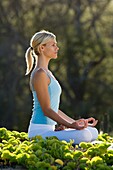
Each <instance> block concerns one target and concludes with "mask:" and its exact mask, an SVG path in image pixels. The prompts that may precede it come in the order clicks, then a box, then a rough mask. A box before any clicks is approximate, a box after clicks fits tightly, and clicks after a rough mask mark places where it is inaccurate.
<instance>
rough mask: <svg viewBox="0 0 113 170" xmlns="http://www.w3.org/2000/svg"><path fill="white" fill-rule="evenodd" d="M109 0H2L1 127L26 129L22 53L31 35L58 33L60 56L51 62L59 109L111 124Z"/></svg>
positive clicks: (28, 97)
mask: <svg viewBox="0 0 113 170" xmlns="http://www.w3.org/2000/svg"><path fill="white" fill-rule="evenodd" d="M112 8H113V1H112V0H100V1H98V0H84V1H82V0H48V1H46V0H38V1H37V0H32V1H27V0H16V1H15V0H10V1H9V0H1V2H0V87H1V88H0V115H1V117H0V126H1V127H3V126H5V127H6V128H8V129H16V130H23V131H27V127H28V123H29V120H30V117H31V114H32V94H31V92H30V89H29V76H26V77H25V70H26V63H25V58H24V54H25V51H26V49H27V48H28V47H29V41H30V39H31V37H32V35H33V34H34V33H35V32H37V31H39V30H41V29H45V30H49V31H51V32H53V33H54V34H56V36H57V41H58V45H59V48H60V51H59V57H58V59H57V60H55V61H51V63H50V69H51V70H52V71H53V73H54V74H55V76H56V77H57V79H58V80H59V82H60V84H61V86H62V90H63V91H62V96H61V103H60V108H61V109H62V110H63V111H64V112H65V113H67V114H68V115H70V116H72V117H73V118H75V119H77V118H80V117H89V116H94V117H96V118H97V119H99V124H98V129H99V130H103V131H104V132H111V131H112V129H113V105H112V103H113V79H112V73H113V57H112V55H113V10H112Z"/></svg>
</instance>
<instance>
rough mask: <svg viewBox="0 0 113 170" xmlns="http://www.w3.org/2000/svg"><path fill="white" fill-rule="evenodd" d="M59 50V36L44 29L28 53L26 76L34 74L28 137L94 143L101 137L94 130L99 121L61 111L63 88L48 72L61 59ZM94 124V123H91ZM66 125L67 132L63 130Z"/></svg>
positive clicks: (34, 36) (35, 35) (32, 43)
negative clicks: (57, 125) (75, 118)
mask: <svg viewBox="0 0 113 170" xmlns="http://www.w3.org/2000/svg"><path fill="white" fill-rule="evenodd" d="M58 50H59V48H58V46H57V41H56V36H55V35H54V34H53V33H51V32H49V31H45V30H42V31H40V32H37V33H35V34H34V35H33V37H32V38H31V41H30V47H29V48H28V49H27V51H26V54H25V58H26V63H27V71H26V75H28V74H29V73H30V72H31V76H30V88H31V91H32V94H33V102H34V103H33V113H32V117H31V120H30V124H29V128H28V136H29V137H30V138H32V137H34V136H36V135H41V136H42V137H43V138H45V137H47V136H56V137H57V138H58V139H59V140H66V141H67V142H69V141H70V139H73V140H74V143H75V144H79V143H80V142H82V141H85V142H91V141H93V140H95V139H96V138H97V136H98V131H97V129H96V128H95V127H94V126H95V125H96V124H97V120H95V119H94V118H92V117H91V118H88V119H79V120H74V119H72V118H71V117H69V116H67V115H66V114H65V113H63V112H62V111H61V110H59V103H60V95H61V91H62V90H61V86H60V84H59V82H58V81H57V80H56V78H55V77H54V75H53V74H52V72H51V71H50V70H49V69H48V65H49V62H50V60H51V59H57V53H58ZM33 67H34V68H33ZM90 121H92V124H89V122H90ZM57 123H58V124H61V127H60V128H59V129H58V131H55V125H56V124H57ZM64 126H65V127H66V129H63V128H62V127H64Z"/></svg>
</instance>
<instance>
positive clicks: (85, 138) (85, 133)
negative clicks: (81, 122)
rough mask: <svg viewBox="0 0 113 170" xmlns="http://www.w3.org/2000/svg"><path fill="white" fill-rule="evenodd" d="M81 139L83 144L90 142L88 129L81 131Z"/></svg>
mask: <svg viewBox="0 0 113 170" xmlns="http://www.w3.org/2000/svg"><path fill="white" fill-rule="evenodd" d="M81 137H82V141H83V142H91V140H92V134H91V132H90V131H89V130H88V129H84V130H83V134H82V136H81Z"/></svg>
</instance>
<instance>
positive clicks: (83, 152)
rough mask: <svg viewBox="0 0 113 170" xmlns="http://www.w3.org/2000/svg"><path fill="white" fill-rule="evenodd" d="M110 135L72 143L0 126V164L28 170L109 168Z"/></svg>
mask: <svg viewBox="0 0 113 170" xmlns="http://www.w3.org/2000/svg"><path fill="white" fill-rule="evenodd" d="M112 143H113V137H111V136H109V135H108V134H101V135H99V136H98V139H97V141H96V142H93V143H85V142H81V143H80V144H79V145H75V146H74V145H73V141H70V142H69V143H67V142H66V141H59V140H58V139H57V138H56V137H47V138H46V139H43V138H42V137H41V136H36V137H34V138H32V140H31V139H29V138H28V134H27V133H25V132H17V131H9V130H7V129H6V128H0V166H1V168H2V167H5V166H10V167H15V166H16V165H21V166H22V167H25V168H26V169H29V170H113V148H112V145H113V144H112Z"/></svg>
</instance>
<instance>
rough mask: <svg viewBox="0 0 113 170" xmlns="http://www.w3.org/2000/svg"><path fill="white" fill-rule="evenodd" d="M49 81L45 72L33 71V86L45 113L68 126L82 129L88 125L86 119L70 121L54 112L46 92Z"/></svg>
mask: <svg viewBox="0 0 113 170" xmlns="http://www.w3.org/2000/svg"><path fill="white" fill-rule="evenodd" d="M49 83H50V80H49V77H48V76H47V75H46V73H45V72H44V71H43V70H42V69H40V70H38V71H37V72H35V74H34V77H33V86H34V89H35V91H36V93H37V97H38V100H39V103H40V105H41V108H42V110H43V112H44V114H45V116H48V117H49V118H51V119H53V120H54V121H56V122H58V123H59V124H62V125H64V126H66V127H68V128H75V129H83V128H85V127H87V126H88V123H87V120H85V119H81V120H80V121H79V120H78V121H72V120H69V119H67V118H66V116H65V117H64V116H62V115H63V113H62V112H60V114H61V115H60V114H58V113H56V112H55V111H54V110H52V109H51V105H50V97H49V92H48V84H49ZM67 117H68V116H67Z"/></svg>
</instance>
